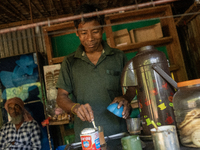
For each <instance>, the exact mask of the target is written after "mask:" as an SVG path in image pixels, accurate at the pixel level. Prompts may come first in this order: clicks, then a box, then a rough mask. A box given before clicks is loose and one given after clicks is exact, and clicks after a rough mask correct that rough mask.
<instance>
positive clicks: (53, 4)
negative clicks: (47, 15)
mask: <svg viewBox="0 0 200 150" xmlns="http://www.w3.org/2000/svg"><path fill="white" fill-rule="evenodd" d="M50 2H51V5H52V6H53V9H54V10H55V12H56V15H58V11H57V9H56V7H55V3H54V1H53V0H50Z"/></svg>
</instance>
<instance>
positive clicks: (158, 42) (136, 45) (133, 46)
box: [116, 36, 173, 53]
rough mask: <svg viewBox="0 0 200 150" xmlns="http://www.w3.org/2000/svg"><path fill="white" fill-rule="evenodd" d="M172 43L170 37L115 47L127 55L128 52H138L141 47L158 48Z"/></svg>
mask: <svg viewBox="0 0 200 150" xmlns="http://www.w3.org/2000/svg"><path fill="white" fill-rule="evenodd" d="M172 41H173V38H172V37H171V36H170V37H163V38H160V39H156V40H151V41H145V42H140V43H133V44H128V45H124V46H117V47H116V48H117V49H120V50H122V51H124V52H125V53H129V52H135V51H138V49H139V48H141V47H143V46H147V45H154V46H156V47H158V46H163V45H167V44H169V43H170V42H172Z"/></svg>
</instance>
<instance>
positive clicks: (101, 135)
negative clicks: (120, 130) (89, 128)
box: [98, 126, 106, 146]
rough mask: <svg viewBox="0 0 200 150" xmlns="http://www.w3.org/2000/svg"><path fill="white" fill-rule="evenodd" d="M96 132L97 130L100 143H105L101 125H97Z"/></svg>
mask: <svg viewBox="0 0 200 150" xmlns="http://www.w3.org/2000/svg"><path fill="white" fill-rule="evenodd" d="M98 132H99V140H100V145H101V146H102V145H105V144H106V141H105V138H104V131H103V126H98Z"/></svg>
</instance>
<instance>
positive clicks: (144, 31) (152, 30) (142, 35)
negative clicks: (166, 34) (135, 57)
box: [134, 23, 163, 43]
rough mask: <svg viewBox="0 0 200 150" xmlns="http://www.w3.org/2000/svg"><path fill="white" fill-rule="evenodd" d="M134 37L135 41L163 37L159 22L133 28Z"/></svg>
mask: <svg viewBox="0 0 200 150" xmlns="http://www.w3.org/2000/svg"><path fill="white" fill-rule="evenodd" d="M134 37H135V41H136V42H137V43H138V42H144V41H151V40H155V39H159V38H161V37H163V33H162V28H161V24H160V23H157V24H155V25H152V26H148V27H144V28H139V29H135V30H134Z"/></svg>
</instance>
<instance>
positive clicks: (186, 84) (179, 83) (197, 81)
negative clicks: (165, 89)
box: [177, 79, 200, 87]
mask: <svg viewBox="0 0 200 150" xmlns="http://www.w3.org/2000/svg"><path fill="white" fill-rule="evenodd" d="M195 84H200V79H195V80H188V81H183V82H178V83H177V86H178V87H183V86H189V85H195Z"/></svg>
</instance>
